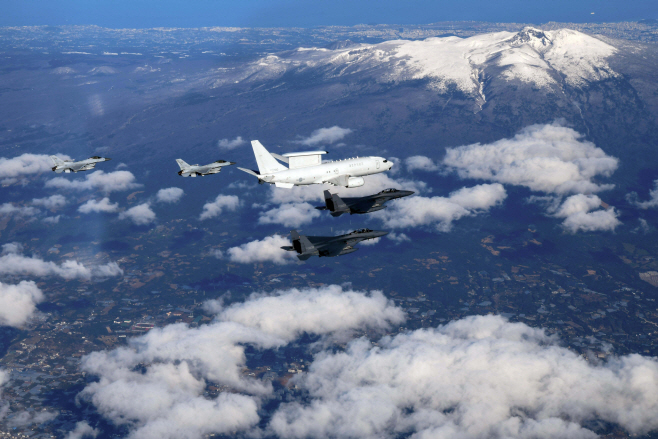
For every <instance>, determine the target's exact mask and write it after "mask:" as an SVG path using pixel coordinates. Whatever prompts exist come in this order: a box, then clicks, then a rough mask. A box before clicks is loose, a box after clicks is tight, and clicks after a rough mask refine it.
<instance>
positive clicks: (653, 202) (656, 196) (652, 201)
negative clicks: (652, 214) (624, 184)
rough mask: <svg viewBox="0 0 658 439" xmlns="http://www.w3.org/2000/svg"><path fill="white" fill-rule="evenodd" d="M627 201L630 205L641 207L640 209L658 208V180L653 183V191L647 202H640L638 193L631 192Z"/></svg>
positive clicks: (627, 196)
mask: <svg viewBox="0 0 658 439" xmlns="http://www.w3.org/2000/svg"><path fill="white" fill-rule="evenodd" d="M626 200H628V202H629V203H631V204H633V205H635V206H637V207H639V208H640V209H650V208H656V207H658V180H655V181H654V182H653V189H652V190H651V191H649V199H648V200H647V201H638V195H637V192H631V193H630V194H628V195H626Z"/></svg>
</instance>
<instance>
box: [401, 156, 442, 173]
mask: <svg viewBox="0 0 658 439" xmlns="http://www.w3.org/2000/svg"><path fill="white" fill-rule="evenodd" d="M404 164H405V165H406V166H407V171H409V172H412V171H416V170H418V171H428V172H430V171H436V170H438V169H439V166H438V165H437V164H436V163H434V160H432V159H431V158H429V157H425V156H424V155H414V156H411V157H408V158H407V159H406V160H405V161H404Z"/></svg>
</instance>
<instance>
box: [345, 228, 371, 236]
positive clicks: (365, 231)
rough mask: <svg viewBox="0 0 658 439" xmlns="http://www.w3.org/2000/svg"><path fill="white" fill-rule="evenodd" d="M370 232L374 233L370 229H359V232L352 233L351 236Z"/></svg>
mask: <svg viewBox="0 0 658 439" xmlns="http://www.w3.org/2000/svg"><path fill="white" fill-rule="evenodd" d="M368 232H372V230H370V229H358V230H355V231H353V232H351V233H350V235H356V234H358V233H368Z"/></svg>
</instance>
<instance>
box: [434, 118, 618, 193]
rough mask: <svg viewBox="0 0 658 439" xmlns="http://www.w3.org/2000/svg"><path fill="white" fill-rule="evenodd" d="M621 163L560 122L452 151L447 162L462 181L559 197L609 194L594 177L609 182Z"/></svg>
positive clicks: (530, 127) (448, 153)
mask: <svg viewBox="0 0 658 439" xmlns="http://www.w3.org/2000/svg"><path fill="white" fill-rule="evenodd" d="M618 162H619V160H618V159H616V158H615V157H611V156H609V155H607V154H606V153H605V152H604V151H603V150H602V149H600V148H597V147H596V146H595V145H594V144H593V143H592V142H589V141H586V140H582V135H581V134H579V133H578V132H576V131H574V130H573V129H571V128H567V127H563V126H561V125H560V124H559V123H553V124H551V125H531V126H529V127H526V128H524V129H523V130H521V131H520V132H519V133H518V134H517V135H516V136H514V137H513V138H511V139H501V140H498V141H496V142H493V143H490V144H485V145H482V144H479V143H475V144H472V145H466V146H460V147H458V148H448V149H447V151H446V156H445V158H444V160H443V163H444V164H445V165H446V166H447V167H448V168H449V169H452V170H453V171H455V172H457V174H458V175H459V176H460V177H461V178H473V179H481V180H489V181H496V182H499V183H507V184H514V185H520V186H526V187H528V188H530V189H532V190H534V191H542V192H547V193H556V194H569V193H591V192H598V191H601V190H606V189H610V188H612V187H613V185H610V184H598V183H596V182H594V181H593V179H594V178H595V177H599V176H600V177H608V176H610V175H612V173H613V172H614V171H615V170H616V169H617V164H618Z"/></svg>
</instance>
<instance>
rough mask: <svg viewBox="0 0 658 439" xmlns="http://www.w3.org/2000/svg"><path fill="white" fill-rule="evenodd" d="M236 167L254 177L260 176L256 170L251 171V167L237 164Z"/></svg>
mask: <svg viewBox="0 0 658 439" xmlns="http://www.w3.org/2000/svg"><path fill="white" fill-rule="evenodd" d="M238 169H239V170H241V171H242V172H246V173H247V174H251V175H253V176H254V177H256V178H258V177H259V176H260V174H259V173H258V171H252V170H251V169H246V168H241V167H239V166H238Z"/></svg>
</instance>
